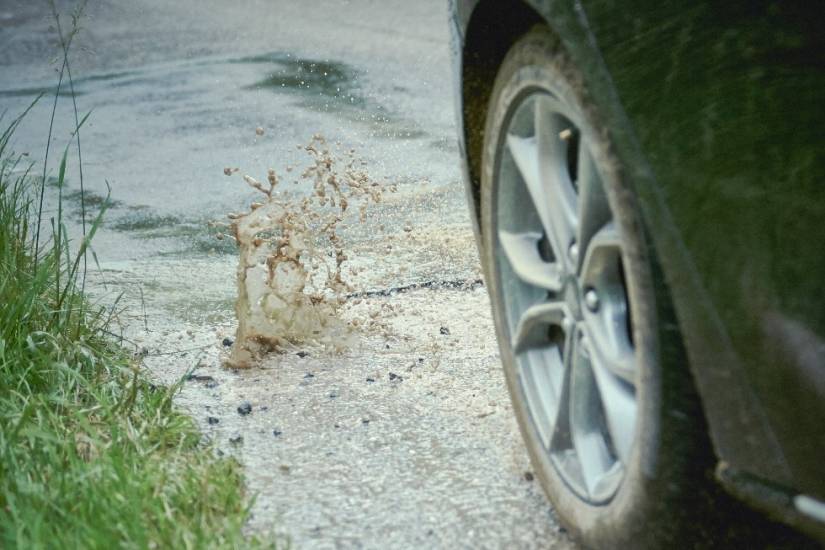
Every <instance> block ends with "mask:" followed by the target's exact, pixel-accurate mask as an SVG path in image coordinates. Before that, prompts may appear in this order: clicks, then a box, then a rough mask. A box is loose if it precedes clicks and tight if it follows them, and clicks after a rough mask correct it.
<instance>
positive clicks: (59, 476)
mask: <svg viewBox="0 0 825 550" xmlns="http://www.w3.org/2000/svg"><path fill="white" fill-rule="evenodd" d="M18 122H19V119H17V120H15V121H14V122H13V123H12V124H11V126H10V127H9V129H8V130H7V131H6V132H5V133H3V135H2V138H0V547H2V548H46V547H49V548H52V547H59V548H63V547H68V548H111V547H124V548H153V547H154V548H200V547H210V548H212V547H231V548H237V547H250V546H259V545H261V543H260V541H258V540H255V539H249V538H245V537H244V535H243V533H242V527H243V525H244V522H245V520H246V518H247V517H248V509H249V505H250V503H249V501H248V500H247V499H246V498H245V496H244V490H243V486H244V485H243V479H242V476H241V471H240V467H239V465H238V464H237V463H236V462H235V461H233V460H230V459H220V458H217V457H216V456H215V455H214V453H213V452H212V450H211V449H210V448H209V447H208V446H205V445H203V444H202V443H201V438H200V436H199V433H198V431H197V429H196V427H195V425H194V424H193V422H192V421H191V419H190V418H189V417H187V416H185V415H183V414H181V413H179V412H177V411H176V410H175V409H174V407H173V406H172V397H173V395H174V394H175V392H176V391H177V390H178V389H179V387H177V386H176V387H171V388H165V387H159V386H155V385H153V384H152V383H151V382H150V381H148V380H147V378H146V377H145V376H144V374H143V373H142V371H141V368H140V363H139V359H136V358H134V357H133V356H132V355H130V354H129V353H128V352H127V351H126V350H124V349H123V348H121V347H120V346H119V345H117V344H116V343H115V342H113V341H112V340H111V339H110V338H107V336H106V334H107V314H106V311H105V310H103V309H101V308H97V307H94V306H92V305H91V304H90V303H89V301H88V300H87V299H86V297H85V296H84V294H83V292H82V290H81V286H82V285H80V284H79V283H78V273H79V272H82V263H81V259H83V258H85V254H86V249H87V245H88V243H89V241H90V240H91V238H92V237H93V235H94V233H95V231H96V230H97V228H98V227H99V226H100V222H101V219H102V214H103V211H105V203H104V204H103V208H102V209H101V211H100V213H99V215H98V216H97V217H96V218H95V219H94V221H93V223H91V225H89V227H88V228H87V236H86V237H85V238H84V240H83V241H81V242H80V243H77V244H78V245H79V246H78V248H79V249H80V251H79V252H77V253H75V254H74V255H72V254H71V253H70V246H69V241H68V238H67V237H66V230H65V228H64V227H63V219H62V212H63V208H62V202H61V203H60V204H61V206H60V207H59V208H58V214H57V217H56V219H54V220H49V221H46V220H40V219H38V217H39V214H38V210H39V209H38V207H37V204H38V195H39V193H40V192H41V189H40V187H42V185H36V184H33V183H32V182H36V181H38V180H37V179H36V178H32V177H29V174H28V172H29V171H30V170H25V168H26V167H25V166H22V157H15V156H14V155H13V154H12V153H11V152H10V151H9V150H8V149H9V140H10V137H11V135H12V133H13V131H14V128H15V126H16V125H17V123H18ZM67 150H68V149H67ZM66 164H67V155H66V153H65V152H64V154H63V157H62V160H61V162H60V169H59V175H58V178H57V184H56V186H54V187H52V188H47V189H46V190H47V191H48V192H50V193H51V192H54V193H57V194H58V196H62V192H63V188H64V184H65V173H66ZM39 181H43V180H42V179H41V180H39ZM41 221H43V222H44V223H42V224H41ZM38 227H42V229H41V233H42V234H41V235H40V238H36V237H35V235H36V232H37V228H38ZM49 230H51V233H50V236H49V235H46V233H47V232H48V231H49ZM36 242H38V243H39V246H37V245H35V243H36Z"/></svg>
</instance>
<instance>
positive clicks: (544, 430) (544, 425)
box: [520, 346, 564, 448]
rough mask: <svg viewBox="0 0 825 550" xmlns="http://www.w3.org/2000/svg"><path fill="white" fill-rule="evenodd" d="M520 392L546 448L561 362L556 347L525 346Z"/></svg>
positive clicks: (555, 411) (559, 384) (560, 378)
mask: <svg viewBox="0 0 825 550" xmlns="http://www.w3.org/2000/svg"><path fill="white" fill-rule="evenodd" d="M520 370H521V377H522V386H523V387H524V393H525V394H526V396H527V400H528V402H529V405H530V414H531V415H532V416H533V421H534V422H535V424H536V428H538V432H539V436H540V437H541V440H542V444H543V445H544V447H545V448H549V445H550V441H551V438H552V435H553V430H554V429H555V424H556V418H557V416H558V414H559V398H560V396H561V393H562V388H563V383H564V382H563V377H564V364H563V360H562V357H561V353H560V349H559V348H558V347H557V346H550V347H547V348H534V349H529V350H527V351H526V352H525V354H524V359H523V361H522V363H521V369H520Z"/></svg>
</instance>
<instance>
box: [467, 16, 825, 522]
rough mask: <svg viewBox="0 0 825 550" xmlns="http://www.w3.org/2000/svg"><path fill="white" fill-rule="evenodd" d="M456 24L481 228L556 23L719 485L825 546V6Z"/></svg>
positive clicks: (473, 19) (479, 19)
mask: <svg viewBox="0 0 825 550" xmlns="http://www.w3.org/2000/svg"><path fill="white" fill-rule="evenodd" d="M451 15H452V21H451V24H452V26H453V39H454V42H453V47H454V58H455V61H456V64H455V66H456V71H457V78H458V81H459V82H460V86H459V89H458V93H457V101H458V111H457V112H458V113H459V124H460V126H459V127H460V140H459V141H460V147H461V151H462V156H463V159H464V169H465V182H466V186H467V190H468V197H469V200H470V203H471V205H474V208H472V210H473V214H474V215H475V216H477V215H478V200H479V197H478V192H477V191H478V185H479V173H480V172H479V164H480V162H481V144H482V140H483V128H484V117H485V114H486V109H487V102H488V99H489V97H490V92H491V88H492V83H493V80H494V78H495V74H496V70H497V67H498V66H499V64H500V63H501V61H502V59H503V57H504V55H505V54H506V52H507V50H508V48H509V46H510V45H511V44H512V43H513V41H514V40H515V39H517V38H518V37H519V36H520V35H522V34H523V33H524V32H526V31H527V30H529V29H530V28H531V27H533V26H534V25H536V24H545V25H547V26H548V27H549V28H550V29H551V31H552V32H553V33H555V34H556V35H557V37H558V38H559V39H560V41H561V42H562V44H563V45H564V47H565V49H566V50H567V52H568V53H569V55H570V57H571V58H572V59H573V60H574V62H575V63H576V65H577V66H578V69H579V70H580V71H581V73H582V74H583V75H584V78H585V86H586V88H587V92H588V94H589V96H590V97H591V98H592V99H593V101H594V103H595V104H596V105H597V106H598V107H599V111H600V112H599V114H600V116H601V118H602V119H603V120H604V122H605V126H606V127H607V128H609V129H610V133H611V136H610V137H611V141H612V143H613V144H614V146H615V148H616V151H615V153H616V155H617V157H618V158H619V159H620V160H621V161H622V164H623V166H624V167H625V169H626V170H627V171H628V172H629V173H628V174H627V175H628V176H629V177H628V179H629V180H630V181H631V182H632V185H633V186H634V190H635V192H636V195H637V196H638V198H639V203H640V205H641V209H642V213H643V219H644V223H645V225H646V231H647V233H648V235H649V236H650V241H651V242H652V243H653V246H654V248H655V251H656V255H657V257H658V260H659V262H660V264H661V270H662V271H663V274H664V278H665V280H666V282H667V285H668V288H669V291H670V294H671V296H672V299H673V305H674V308H675V310H676V317H677V319H678V322H679V327H678V328H679V330H681V333H682V336H683V338H684V342H685V346H686V348H687V353H688V357H689V361H690V368H691V371H692V374H693V377H694V379H695V382H696V386H697V389H698V390H699V393H700V395H701V399H702V405H703V409H704V412H705V416H706V418H707V421H708V424H709V431H710V434H711V437H712V441H713V443H714V446H715V450H716V453H717V456H718V457H719V466H718V468H717V476H718V477H719V479H720V481H721V482H722V483H723V484H724V485H725V486H726V487H727V488H728V489H729V490H730V491H731V492H732V493H734V494H736V495H737V496H739V497H740V498H742V499H743V500H745V501H747V502H749V503H751V504H752V505H755V506H758V507H760V508H762V509H763V510H766V511H768V512H769V513H770V514H771V515H772V516H773V517H775V518H777V519H781V520H783V521H786V522H788V523H790V524H793V525H796V526H797V527H801V528H804V529H806V530H807V531H809V532H811V533H814V534H816V535H817V537H818V538H821V537H823V533H825V504H823V503H825V471H824V470H823V464H825V101H823V99H825V32H822V30H821V24H822V22H823V21H825V4H822V3H817V2H811V3H802V2H762V1H759V2H731V3H710V2H687V1H685V2H676V1H658V2H616V1H607V0H584V1H573V0H558V1H554V0H546V1H540V0H524V1H521V0H480V1H479V0H456V1H455V2H453V3H452V14H451ZM476 222H477V220H476ZM476 236H477V239H479V240H480V238H481V236H480V235H479V232H478V223H476Z"/></svg>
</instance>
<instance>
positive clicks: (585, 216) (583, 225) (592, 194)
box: [576, 143, 611, 268]
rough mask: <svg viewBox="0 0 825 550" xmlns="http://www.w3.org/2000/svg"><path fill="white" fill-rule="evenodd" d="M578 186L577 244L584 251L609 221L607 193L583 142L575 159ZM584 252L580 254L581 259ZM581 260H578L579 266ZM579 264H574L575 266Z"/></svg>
mask: <svg viewBox="0 0 825 550" xmlns="http://www.w3.org/2000/svg"><path fill="white" fill-rule="evenodd" d="M577 174H578V187H579V217H578V219H579V226H578V238H577V242H578V246H579V250H582V251H585V250H587V249H588V247H589V246H590V241H591V239H592V237H593V236H594V235H595V234H596V232H597V231H598V230H599V229H600V228H602V227H604V226H605V225H606V224H607V223H608V222H609V221H610V217H611V216H610V205H609V204H608V201H607V194H606V193H605V192H604V186H603V184H602V181H601V179H600V177H599V174H598V171H597V170H596V166H595V163H594V162H593V157H592V156H591V154H590V151H589V148H588V147H587V145H586V144H585V143H580V144H579V156H578V160H577ZM583 256H584V254H582V258H581V259H582V260H583V259H584V258H583ZM582 263H583V262H581V261H580V262H579V266H580V265H581V264H582ZM579 266H576V267H577V268H578V267H579Z"/></svg>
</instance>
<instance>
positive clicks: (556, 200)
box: [535, 94, 577, 272]
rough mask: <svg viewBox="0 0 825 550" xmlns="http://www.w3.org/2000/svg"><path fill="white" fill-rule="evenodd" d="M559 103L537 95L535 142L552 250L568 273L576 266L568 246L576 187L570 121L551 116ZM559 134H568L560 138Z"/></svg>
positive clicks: (573, 230) (573, 228)
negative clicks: (570, 168)
mask: <svg viewBox="0 0 825 550" xmlns="http://www.w3.org/2000/svg"><path fill="white" fill-rule="evenodd" d="M554 111H558V102H557V101H556V100H555V99H553V98H552V97H551V96H550V95H546V94H545V95H539V96H537V97H536V102H535V132H536V139H537V141H538V143H537V145H538V151H539V155H538V166H539V174H540V177H541V180H542V188H543V189H544V194H545V198H544V200H545V201H546V203H547V205H548V206H549V209H550V213H551V218H550V222H551V224H552V226H551V227H548V232H549V233H550V234H551V241H552V242H553V245H554V246H553V249H554V251H555V252H556V257H557V258H559V259H560V260H561V262H562V264H563V265H565V266H566V267H567V268H568V269H569V271H570V272H573V268H574V267H575V266H573V265H572V262H571V261H570V258H569V252H568V251H569V248H570V246H571V245H572V244H573V242H574V240H575V238H576V225H577V222H576V215H577V211H576V202H577V198H576V190H575V189H574V188H573V182H572V181H571V179H570V174H569V172H568V169H567V148H568V144H569V141H570V136H571V135H572V132H573V128H571V124H570V123H569V122H567V121H565V120H564V119H563V118H561V117H559V116H557V115H554V114H553V112H554ZM562 136H567V137H566V138H565V137H562Z"/></svg>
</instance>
